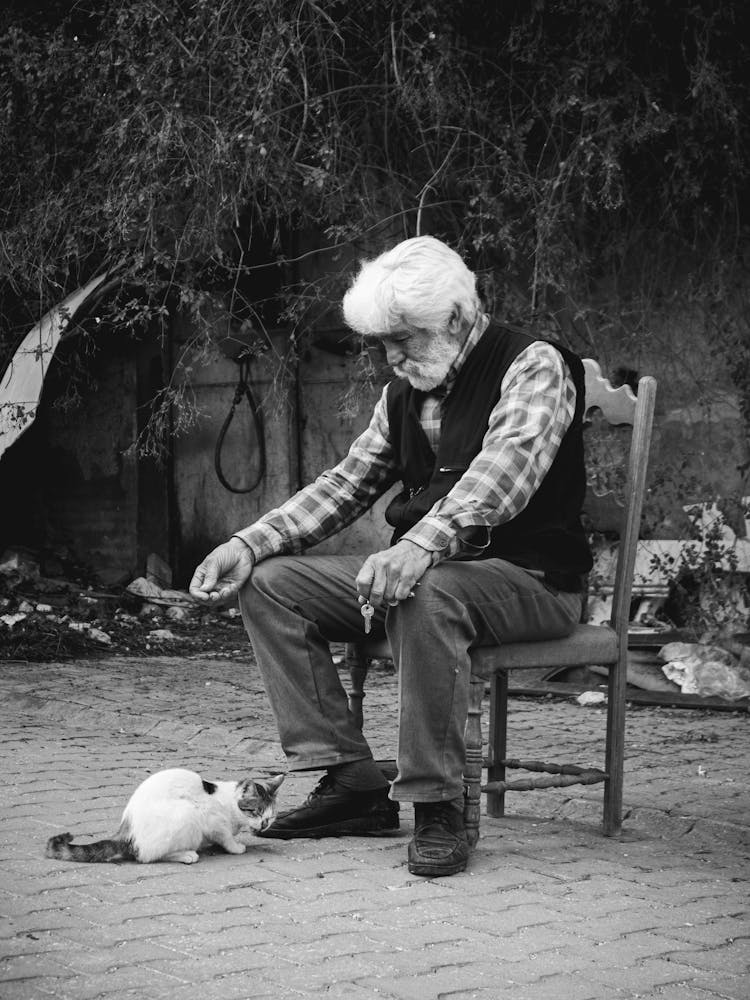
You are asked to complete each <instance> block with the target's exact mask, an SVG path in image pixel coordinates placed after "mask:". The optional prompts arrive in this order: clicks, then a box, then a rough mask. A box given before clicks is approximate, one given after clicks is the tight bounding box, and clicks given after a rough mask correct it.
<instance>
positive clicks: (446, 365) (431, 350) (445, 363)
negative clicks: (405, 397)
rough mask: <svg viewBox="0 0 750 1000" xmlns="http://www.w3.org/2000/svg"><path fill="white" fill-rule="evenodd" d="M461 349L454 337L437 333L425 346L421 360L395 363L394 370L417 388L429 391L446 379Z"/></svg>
mask: <svg viewBox="0 0 750 1000" xmlns="http://www.w3.org/2000/svg"><path fill="white" fill-rule="evenodd" d="M460 349H461V348H460V345H459V344H457V343H456V342H455V341H454V340H453V339H452V338H450V337H447V336H446V335H445V334H444V333H437V334H435V336H434V338H433V339H432V340H431V341H430V342H429V343H428V344H427V346H426V347H425V350H424V352H423V354H422V357H421V358H420V359H419V361H414V360H412V359H409V360H408V361H404V362H402V363H401V364H400V365H394V366H393V371H394V372H395V374H396V375H397V376H398V377H399V378H405V379H408V380H409V382H410V384H411V385H413V386H414V388H415V389H419V390H420V391H422V392H429V391H430V389H435V388H436V387H437V386H439V385H440V384H441V383H442V382H444V381H445V379H446V378H447V376H448V372H449V371H450V370H451V365H452V364H453V362H454V361H455V360H456V358H457V357H458V352H459V350H460Z"/></svg>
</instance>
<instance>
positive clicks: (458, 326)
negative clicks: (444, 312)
mask: <svg viewBox="0 0 750 1000" xmlns="http://www.w3.org/2000/svg"><path fill="white" fill-rule="evenodd" d="M448 333H450V334H451V335H452V336H453V337H458V336H459V335H460V334H462V333H468V331H467V330H465V329H464V317H463V313H462V312H461V306H459V305H455V306H454V307H453V312H452V313H451V314H450V316H449V318H448Z"/></svg>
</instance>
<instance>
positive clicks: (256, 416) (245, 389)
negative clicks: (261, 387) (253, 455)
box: [214, 357, 266, 493]
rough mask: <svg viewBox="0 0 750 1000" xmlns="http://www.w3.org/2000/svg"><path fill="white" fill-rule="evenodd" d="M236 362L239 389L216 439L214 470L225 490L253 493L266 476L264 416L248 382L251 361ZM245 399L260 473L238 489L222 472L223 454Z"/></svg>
mask: <svg viewBox="0 0 750 1000" xmlns="http://www.w3.org/2000/svg"><path fill="white" fill-rule="evenodd" d="M236 360H237V365H238V367H239V376H238V379H237V387H236V389H235V390H234V399H233V400H232V405H231V407H230V409H229V413H228V414H227V417H226V420H225V421H224V423H223V424H222V427H221V430H220V431H219V436H218V438H217V439H216V450H215V452H214V468H215V469H216V475H217V476H218V478H219V482H220V483H221V485H222V486H223V487H224V489H225V490H229V492H230V493H252V491H253V490H254V489H255V488H256V487H257V486H258V484H259V483H260V481H261V480H262V479H263V477H264V476H265V474H266V439H265V435H264V433H263V416H262V414H261V412H260V410H259V409H258V404H257V403H256V402H255V397H254V396H253V391H252V389H251V388H250V382H249V381H248V376H249V374H250V359H249V358H247V357H239V358H237V359H236ZM243 397H244V398H245V399H246V400H247V405H248V406H249V407H250V414H251V416H252V420H253V425H254V427H255V436H256V438H257V440H258V472H257V475H256V476H255V479H253V481H252V483H251V484H250V486H244V487H238V486H232V485H231V483H229V482H228V481H227V479H226V476H225V475H224V473H223V472H222V468H221V452H222V449H223V447H224V438H225V437H226V435H227V431H228V430H229V425H230V424H231V423H232V420H233V419H234V411H235V410H236V409H237V407H238V406H239V404H240V403H241V402H242V399H243Z"/></svg>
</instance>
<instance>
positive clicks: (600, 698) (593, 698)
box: [576, 691, 607, 708]
mask: <svg viewBox="0 0 750 1000" xmlns="http://www.w3.org/2000/svg"><path fill="white" fill-rule="evenodd" d="M576 701H577V702H578V704H579V705H582V706H583V707H584V708H588V707H589V706H590V705H604V704H605V703H606V701H607V696H606V694H605V693H604V692H603V691H584V692H583V694H579V695H578V697H577V698H576Z"/></svg>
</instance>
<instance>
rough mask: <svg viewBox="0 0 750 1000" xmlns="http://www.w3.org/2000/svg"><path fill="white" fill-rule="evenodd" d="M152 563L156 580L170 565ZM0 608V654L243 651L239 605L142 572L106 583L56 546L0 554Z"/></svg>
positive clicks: (236, 654) (230, 654) (61, 656)
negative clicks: (204, 597) (205, 601)
mask: <svg viewBox="0 0 750 1000" xmlns="http://www.w3.org/2000/svg"><path fill="white" fill-rule="evenodd" d="M150 565H151V568H152V571H153V569H154V568H158V572H159V576H160V578H161V579H167V578H168V577H171V571H169V573H167V570H168V567H166V566H162V565H158V567H157V564H156V563H155V562H154V561H153V560H152V562H151V563H150ZM50 571H51V572H52V573H53V574H54V575H53V576H52V575H49V573H50ZM63 574H64V575H63ZM170 582H171V580H170ZM0 612H2V613H1V614H0V661H3V660H30V661H36V662H45V661H47V662H49V661H55V660H67V659H72V658H77V659H83V658H86V657H97V656H101V655H102V652H103V651H104V650H106V651H107V655H113V654H114V655H123V656H139V655H144V656H145V655H152V656H153V655H157V654H158V655H170V654H176V655H180V656H190V655H206V656H219V657H227V658H232V659H234V658H241V657H242V656H243V655H245V654H247V651H248V640H247V637H246V635H245V630H244V628H243V626H242V621H241V619H240V614H239V611H238V609H237V608H217V607H211V608H203V607H199V606H198V605H196V604H194V603H193V601H192V600H191V599H190V597H189V595H188V593H187V592H186V591H182V590H173V589H170V588H166V587H163V586H161V584H159V583H157V582H155V581H154V580H147V579H145V578H144V577H138V578H137V579H136V580H134V581H133V583H132V584H131V585H129V586H128V587H122V586H120V587H116V586H115V587H111V588H107V587H104V586H103V585H101V582H100V581H99V580H97V579H96V577H95V576H94V575H93V574H92V573H91V572H90V570H89V569H88V568H86V567H79V565H78V564H77V563H76V561H75V559H74V558H73V557H72V556H70V554H69V553H67V552H66V551H64V550H62V549H60V550H56V551H55V552H46V551H45V552H33V551H31V550H27V549H24V548H22V547H20V546H14V547H12V548H9V549H7V550H6V551H5V552H2V553H0ZM166 625H169V628H166V627H165V626H166ZM154 633H156V634H155V635H154Z"/></svg>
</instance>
